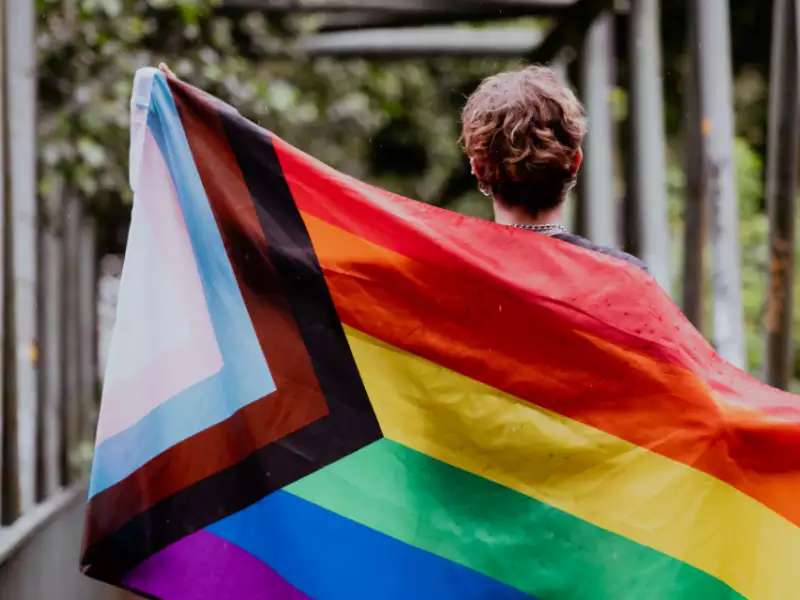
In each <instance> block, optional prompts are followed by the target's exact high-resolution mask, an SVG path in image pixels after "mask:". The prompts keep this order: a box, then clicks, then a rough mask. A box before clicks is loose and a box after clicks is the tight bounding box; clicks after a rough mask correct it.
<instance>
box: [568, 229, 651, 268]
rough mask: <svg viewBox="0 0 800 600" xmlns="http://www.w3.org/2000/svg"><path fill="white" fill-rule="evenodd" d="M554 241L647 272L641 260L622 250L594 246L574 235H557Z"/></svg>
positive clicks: (590, 242) (592, 243)
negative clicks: (580, 248) (595, 253)
mask: <svg viewBox="0 0 800 600" xmlns="http://www.w3.org/2000/svg"><path fill="white" fill-rule="evenodd" d="M553 237H554V238H556V239H559V240H563V241H565V242H568V243H570V244H574V245H576V246H581V247H582V248H586V249H587V250H592V251H594V252H599V253H600V254H606V255H608V256H613V257H614V258H618V259H620V260H624V261H625V262H627V263H630V264H632V265H634V266H636V267H639V268H640V269H642V270H643V271H647V272H649V270H648V268H647V265H646V264H645V263H644V261H642V260H641V259H639V258H637V257H636V256H634V255H633V254H628V253H627V252H624V251H622V250H617V249H616V248H611V247H609V246H601V245H600V244H595V243H594V242H593V241H591V240H589V239H586V238H585V237H582V236H580V235H575V234H574V233H559V234H557V235H554V236H553Z"/></svg>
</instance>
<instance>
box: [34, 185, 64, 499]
mask: <svg viewBox="0 0 800 600" xmlns="http://www.w3.org/2000/svg"><path fill="white" fill-rule="evenodd" d="M62 199H63V186H57V187H56V189H54V190H53V192H52V193H51V194H49V195H48V196H47V197H45V198H43V210H44V214H43V218H42V219H41V229H40V252H41V261H40V266H41V268H40V273H41V285H40V286H39V289H40V296H39V331H40V332H41V333H40V336H39V343H40V347H41V360H40V371H39V394H40V397H41V413H40V417H39V434H40V436H39V444H38V447H39V469H40V474H39V486H40V497H41V498H42V499H43V498H46V497H48V496H50V495H51V494H53V492H55V491H56V489H57V488H58V487H59V486H60V485H61V482H62V474H61V457H60V453H61V434H62V427H61V418H62V403H63V396H62V391H63V387H62V385H63V384H62V360H61V349H62V346H61V331H62V329H61V323H60V321H61V306H62V303H63V283H62V282H63V276H62V273H63V267H62V264H61V261H62V257H63V254H64V246H63V237H62V231H61V229H62V226H61V225H62V223H61V221H62V206H61V204H62Z"/></svg>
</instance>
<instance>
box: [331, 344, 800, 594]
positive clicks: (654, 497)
mask: <svg viewBox="0 0 800 600" xmlns="http://www.w3.org/2000/svg"><path fill="white" fill-rule="evenodd" d="M346 333H347V338H348V340H349V342H350V347H351V348H352V351H353V354H354V356H355V359H356V363H357V364H358V368H359V371H360V372H361V376H362V378H363V380H364V384H365V386H366V388H367V392H368V394H369V397H370V400H371V401H372V404H373V406H374V407H375V411H376V413H377V415H378V420H379V422H380V425H381V428H382V429H383V432H384V435H385V436H386V437H388V438H390V439H392V440H394V441H396V442H399V443H401V444H404V445H406V446H409V447H411V448H414V449H415V450H418V451H420V452H422V453H424V454H427V455H429V456H432V457H434V458H437V459H439V460H441V461H444V462H447V463H449V464H451V465H453V466H455V467H458V468H461V469H464V470H466V471H469V472H471V473H474V474H476V475H480V476H481V477H485V478H486V479H490V480H492V481H494V482H497V483H499V484H501V485H504V486H507V487H509V488H511V489H514V490H516V491H518V492H521V493H523V494H527V495H529V496H531V497H533V498H536V499H538V500H541V501H543V502H546V503H548V504H550V505H551V506H555V507H557V508H559V509H561V510H563V511H565V512H568V513H570V514H572V515H575V516H577V517H580V518H582V519H584V520H586V521H589V522H591V523H593V524H595V525H598V526H600V527H603V528H605V529H607V530H610V531H613V532H615V533H617V534H620V535H622V536H625V537H627V538H629V539H631V540H634V541H636V542H638V543H640V544H643V545H646V546H650V547H652V548H655V549H656V550H659V551H661V552H663V553H665V554H668V555H670V556H673V557H675V558H677V559H679V560H682V561H684V562H686V563H688V564H690V565H693V566H694V567H697V568H698V569H701V570H703V571H705V572H707V573H709V574H711V575H713V576H714V577H717V578H718V579H721V580H722V581H724V582H726V583H727V584H728V585H730V586H731V587H733V588H734V589H735V590H737V591H738V592H740V593H741V594H743V595H745V596H747V597H750V598H757V599H761V598H770V599H772V598H774V599H780V600H784V599H786V598H791V597H795V596H796V595H797V585H796V582H797V572H798V565H800V528H798V527H796V526H795V525H793V524H792V523H790V522H789V521H787V520H786V519H784V518H783V517H781V516H780V515H778V514H777V513H775V512H773V511H772V510H770V509H768V508H767V507H766V506H764V505H762V504H760V503H759V502H757V501H755V500H753V499H752V498H750V497H749V496H747V495H745V494H742V493H741V492H739V491H738V490H736V489H735V488H733V487H732V486H730V485H728V484H726V483H724V482H722V481H720V480H718V479H715V478H714V477H711V476H710V475H707V474H706V473H703V472H701V471H698V470H696V469H692V468H691V467H687V466H686V465H684V464H682V463H679V462H676V461H673V460H670V459H668V458H665V457H663V456H661V455H660V454H656V453H653V452H650V451H648V450H646V449H644V448H642V447H640V446H636V445H633V444H631V443H629V442H626V441H625V440H622V439H620V438H617V437H614V436H612V435H609V434H608V433H605V432H603V431H600V430H598V429H594V428H593V427H589V426H587V425H584V424H582V423H579V422H577V421H573V420H571V419H568V418H566V417H563V416H561V415H558V414H555V413H552V412H550V411H547V410H544V409H541V408H538V407H536V406H534V405H532V404H530V403H527V402H524V401H522V400H519V399H517V398H515V397H513V396H510V395H508V394H505V393H503V392H501V391H499V390H497V389H494V388H491V387H489V386H487V385H484V384H482V383H480V382H478V381H475V380H473V379H470V378H468V377H465V376H463V375H460V374H458V373H456V372H454V371H451V370H449V369H446V368H444V367H442V366H440V365H437V364H435V363H432V362H430V361H427V360H425V359H422V358H420V357H418V356H415V355H413V354H409V353H407V352H404V351H402V350H399V349H397V348H395V347H393V346H390V345H387V344H385V343H383V342H381V341H379V340H377V339H375V338H372V337H370V336H368V335H366V334H364V333H362V332H360V331H357V330H354V329H352V328H346ZM642 575H643V577H646V576H647V574H646V573H644V574H642Z"/></svg>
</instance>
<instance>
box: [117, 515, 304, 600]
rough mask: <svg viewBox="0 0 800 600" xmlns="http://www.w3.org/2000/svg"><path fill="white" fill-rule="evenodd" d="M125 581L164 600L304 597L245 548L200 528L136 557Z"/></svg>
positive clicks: (239, 599)
mask: <svg viewBox="0 0 800 600" xmlns="http://www.w3.org/2000/svg"><path fill="white" fill-rule="evenodd" d="M123 583H124V585H125V586H126V587H129V588H130V589H133V590H136V591H139V592H142V593H145V594H149V595H152V596H156V597H157V598H162V599H163V600H173V599H175V600H212V599H213V600H226V599H230V600H244V599H246V600H278V599H280V600H295V599H297V600H300V599H306V598H308V597H307V596H306V595H305V594H303V593H302V592H300V591H299V590H297V589H296V588H295V587H293V586H292V585H291V584H289V583H288V582H287V581H285V580H284V579H283V578H282V577H281V576H280V575H278V574H277V573H275V571H273V570H272V569H271V568H269V566H267V565H266V564H265V563H263V562H261V561H260V560H258V559H257V558H256V557H255V556H253V555H252V554H250V553H249V552H246V551H244V550H242V549H241V548H240V547H239V546H236V545H234V544H231V543H230V542H228V541H226V540H224V539H222V538H220V537H218V536H216V535H214V534H212V533H209V532H207V531H204V530H201V531H198V532H196V533H193V534H192V535H190V536H188V537H185V538H183V539H181V540H179V541H177V542H175V543H174V544H172V545H170V546H167V547H166V548H164V549H163V550H162V551H161V552H158V553H157V554H154V555H153V556H151V557H150V558H148V559H147V560H145V561H144V562H142V563H140V564H139V565H138V566H137V567H136V568H135V569H133V570H132V571H130V572H128V574H127V575H126V576H125V579H124V581H123Z"/></svg>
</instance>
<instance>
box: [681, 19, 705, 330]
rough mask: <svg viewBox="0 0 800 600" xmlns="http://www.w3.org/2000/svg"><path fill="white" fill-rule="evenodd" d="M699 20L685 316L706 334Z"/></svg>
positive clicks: (686, 138) (690, 72)
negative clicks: (699, 96)
mask: <svg viewBox="0 0 800 600" xmlns="http://www.w3.org/2000/svg"><path fill="white" fill-rule="evenodd" d="M696 29H697V28H696V23H695V19H693V18H692V19H690V20H689V43H688V50H689V51H688V53H687V54H688V61H687V65H686V78H685V84H684V123H683V128H684V130H683V152H684V161H685V163H684V164H685V169H686V199H685V204H684V226H685V230H684V242H683V302H682V305H683V312H684V313H685V314H686V316H687V317H688V318H689V320H690V321H691V322H692V323H694V326H695V327H697V329H699V330H701V331H702V330H703V321H704V311H703V290H704V288H705V286H704V281H705V263H706V232H707V230H708V212H709V210H708V185H707V183H708V177H707V175H706V173H707V165H706V163H705V157H706V155H705V152H703V143H704V140H705V138H704V136H703V135H702V131H701V122H700V100H699V98H698V90H699V84H698V80H697V78H698V70H699V67H698V64H697V62H698V55H699V49H698V48H697V31H696Z"/></svg>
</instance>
